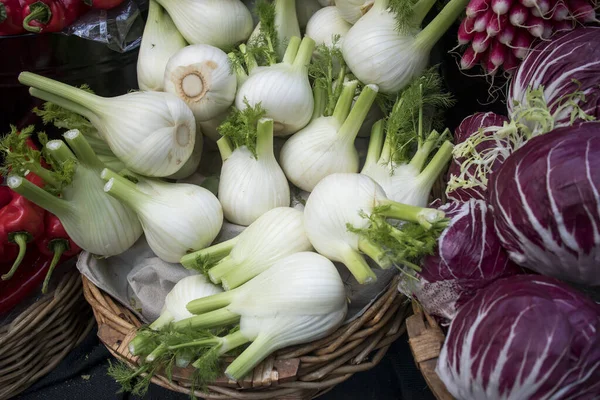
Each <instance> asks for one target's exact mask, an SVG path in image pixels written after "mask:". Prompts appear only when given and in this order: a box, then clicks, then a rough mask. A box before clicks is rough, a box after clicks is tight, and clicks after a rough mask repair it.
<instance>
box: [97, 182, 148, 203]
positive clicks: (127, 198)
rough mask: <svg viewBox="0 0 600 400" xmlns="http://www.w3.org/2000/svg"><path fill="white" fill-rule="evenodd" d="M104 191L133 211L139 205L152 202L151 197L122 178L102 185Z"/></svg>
mask: <svg viewBox="0 0 600 400" xmlns="http://www.w3.org/2000/svg"><path fill="white" fill-rule="evenodd" d="M104 191H105V192H106V193H108V194H109V195H111V196H112V197H114V198H115V199H117V200H119V201H120V202H121V203H124V204H126V205H128V206H129V207H131V208H132V209H133V210H137V209H138V208H139V206H140V205H141V204H144V203H146V202H148V201H151V200H152V197H150V196H148V195H147V194H146V193H144V192H142V191H140V190H138V188H137V187H136V186H135V183H133V182H131V181H129V180H127V179H125V178H123V177H122V176H115V177H113V178H110V179H109V180H108V182H106V185H104Z"/></svg>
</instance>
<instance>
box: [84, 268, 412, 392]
mask: <svg viewBox="0 0 600 400" xmlns="http://www.w3.org/2000/svg"><path fill="white" fill-rule="evenodd" d="M398 279H399V276H395V277H394V279H393V280H392V281H391V282H390V283H389V286H388V287H387V288H386V290H385V291H384V293H383V294H382V295H381V296H380V297H379V298H378V299H376V301H375V302H374V303H373V304H371V306H370V307H369V308H368V309H367V310H366V312H365V313H364V314H363V315H362V316H361V317H359V318H358V319H356V320H354V321H352V322H350V323H348V324H346V325H344V326H342V327H340V328H339V329H338V330H336V331H335V332H333V333H332V334H331V335H329V336H327V337H326V338H324V339H320V340H317V341H315V342H312V343H308V344H306V345H302V346H293V347H291V348H287V349H283V350H280V351H279V352H276V354H274V355H271V356H270V357H268V358H267V359H266V360H265V361H263V362H262V363H261V364H259V365H258V366H257V367H256V368H255V370H254V373H253V376H252V377H251V378H246V379H245V380H243V381H240V382H237V383H236V382H233V381H229V380H227V379H225V378H224V377H222V378H219V379H218V380H217V381H216V382H215V383H214V384H212V385H208V387H207V389H208V391H207V392H201V391H198V390H196V391H195V392H194V395H195V396H197V397H199V398H204V399H207V400H225V399H240V400H259V399H260V400H262V399H275V398H284V397H285V399H310V398H314V397H317V396H319V395H322V394H324V393H325V392H327V391H329V390H331V389H332V388H333V387H334V386H335V385H337V384H339V383H341V382H344V381H345V380H347V379H349V378H350V377H351V376H352V375H353V374H354V373H356V372H360V371H365V370H368V369H371V368H373V367H374V366H376V365H377V364H378V363H379V362H380V361H381V359H382V358H383V356H384V355H385V353H386V352H387V350H388V349H389V347H390V345H391V344H392V343H393V342H394V341H395V340H396V339H397V338H399V337H400V336H401V335H402V334H404V333H405V331H406V326H405V324H404V319H405V318H406V317H407V313H408V311H409V303H408V302H407V301H406V298H405V297H404V296H403V295H402V294H400V293H399V292H398V290H397V284H398ZM82 281H83V292H84V296H85V298H86V300H87V301H88V303H89V304H90V305H91V306H92V310H93V312H94V316H95V318H96V321H97V322H98V326H99V328H98V336H99V338H100V340H101V341H102V342H103V343H104V345H105V346H106V347H107V349H108V350H109V352H110V353H111V354H112V355H113V356H115V357H117V358H118V359H121V360H123V361H125V362H127V363H128V364H129V365H130V366H134V365H137V363H136V362H137V357H134V356H132V355H131V354H130V353H129V349H128V344H129V342H130V341H131V339H133V337H134V336H135V332H136V329H137V328H138V327H139V326H141V325H142V324H141V322H140V321H139V319H138V318H137V317H136V316H135V315H134V314H133V313H132V312H131V311H129V310H128V309H127V308H126V307H124V306H123V305H121V304H120V303H119V302H118V301H116V300H115V299H113V298H112V297H111V296H110V295H109V294H107V293H106V292H104V291H103V290H101V289H99V288H98V287H96V286H95V285H94V284H93V282H91V281H90V280H89V279H87V278H86V277H85V276H83V275H82ZM187 371H188V372H187V375H186V370H178V369H177V368H175V369H174V372H173V382H170V381H169V380H168V379H167V378H166V377H165V376H161V375H157V376H155V377H154V378H153V379H152V382H153V383H155V384H157V385H159V386H162V387H164V388H166V389H169V390H172V391H176V392H180V393H186V394H190V388H189V380H186V376H189V370H187Z"/></svg>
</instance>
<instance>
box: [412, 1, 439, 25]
mask: <svg viewBox="0 0 600 400" xmlns="http://www.w3.org/2000/svg"><path fill="white" fill-rule="evenodd" d="M436 1H437V0H419V1H418V2H417V3H416V4H415V5H414V6H413V8H412V11H413V23H414V26H421V24H422V23H423V20H424V19H425V17H426V16H427V13H429V10H431V7H433V5H434V4H435V3H436Z"/></svg>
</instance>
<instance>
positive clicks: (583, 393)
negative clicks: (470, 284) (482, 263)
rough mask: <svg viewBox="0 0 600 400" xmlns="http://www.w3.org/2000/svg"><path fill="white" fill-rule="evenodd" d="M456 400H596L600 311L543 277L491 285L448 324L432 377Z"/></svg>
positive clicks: (599, 387) (599, 370)
mask: <svg viewBox="0 0 600 400" xmlns="http://www.w3.org/2000/svg"><path fill="white" fill-rule="evenodd" d="M436 372H437V373H438V375H439V377H440V378H441V380H442V381H443V382H444V384H445V385H446V387H447V388H448V390H449V391H450V393H452V395H454V396H455V397H456V398H457V399H462V400H528V399H536V400H551V399H552V400H559V399H578V400H592V399H598V398H600V306H599V305H598V304H596V303H594V302H593V301H591V300H590V299H588V298H587V297H586V296H584V295H583V294H581V293H579V292H577V291H576V290H575V289H572V288H571V287H569V286H568V285H566V284H564V283H562V282H560V281H558V280H556V279H554V278H550V277H545V276H539V275H518V276H511V277H508V278H505V279H501V280H498V281H496V282H494V283H492V284H491V285H489V286H488V287H487V288H485V289H484V290H481V291H480V292H479V293H478V294H477V295H476V296H475V297H474V298H473V299H471V300H470V301H469V302H468V303H467V304H465V305H464V307H462V308H461V309H460V311H459V312H458V314H457V315H456V318H454V320H453V321H452V324H451V325H450V329H449V331H448V335H447V338H446V341H445V343H444V346H443V348H442V351H441V353H440V357H439V359H438V364H437V369H436Z"/></svg>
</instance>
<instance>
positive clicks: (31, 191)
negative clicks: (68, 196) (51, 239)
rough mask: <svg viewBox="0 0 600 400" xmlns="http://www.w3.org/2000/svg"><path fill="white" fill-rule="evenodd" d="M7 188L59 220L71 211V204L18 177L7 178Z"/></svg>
mask: <svg viewBox="0 0 600 400" xmlns="http://www.w3.org/2000/svg"><path fill="white" fill-rule="evenodd" d="M6 183H7V185H8V187H10V188H11V189H12V190H14V191H15V192H17V193H19V194H20V195H21V196H23V197H25V198H26V199H27V200H29V201H31V202H32V203H34V204H36V205H38V206H40V207H42V208H43V209H44V210H48V211H50V212H51V213H52V214H54V215H56V216H57V217H58V218H59V219H61V220H62V219H63V217H64V216H65V215H67V214H69V213H71V212H72V211H73V209H72V207H71V204H70V203H68V202H67V201H66V200H63V199H59V198H58V197H56V196H53V195H51V194H50V193H48V192H46V191H45V190H44V189H42V188H40V187H39V186H36V185H34V184H33V183H31V182H29V181H28V180H27V179H23V178H21V177H20V176H9V177H8V179H7V180H6Z"/></svg>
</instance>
